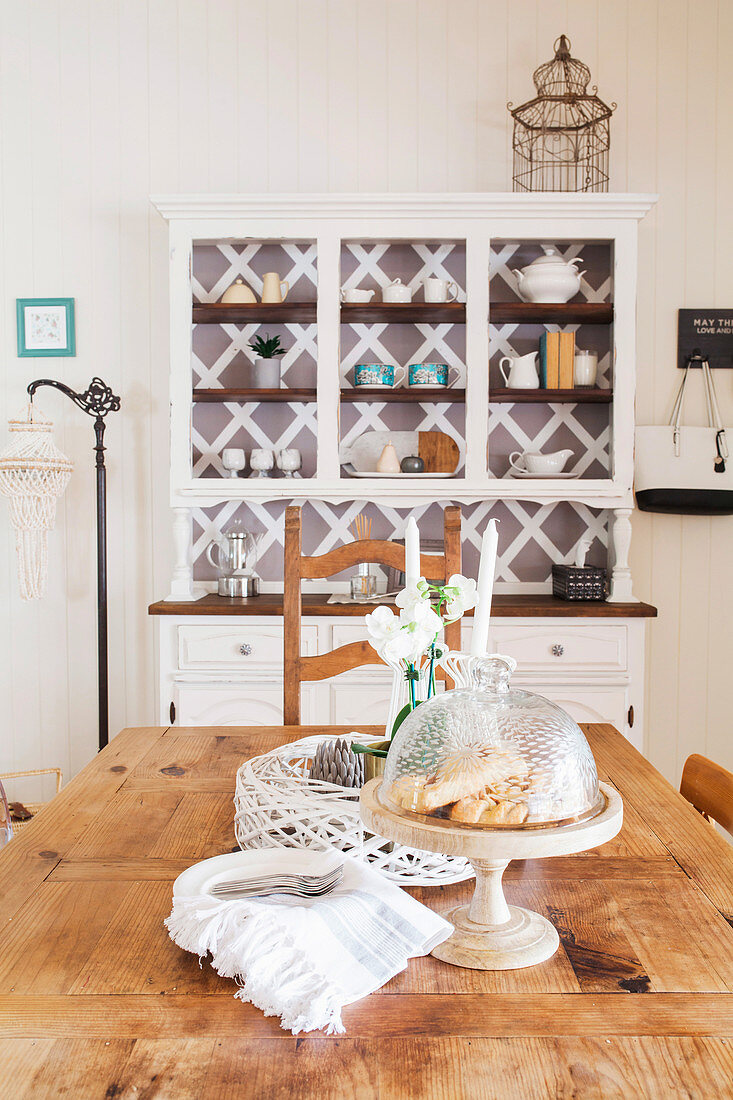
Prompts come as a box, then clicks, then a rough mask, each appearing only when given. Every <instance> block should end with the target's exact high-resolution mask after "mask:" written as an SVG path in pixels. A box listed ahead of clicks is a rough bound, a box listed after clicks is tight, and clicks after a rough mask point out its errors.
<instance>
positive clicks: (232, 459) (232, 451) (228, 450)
mask: <svg viewBox="0 0 733 1100" xmlns="http://www.w3.org/2000/svg"><path fill="white" fill-rule="evenodd" d="M221 464H222V466H223V467H224V469H225V470H228V471H229V477H239V471H240V470H243V469H244V466H245V462H244V451H243V450H242V449H241V447H225V448H224V450H223V451H222V452H221Z"/></svg>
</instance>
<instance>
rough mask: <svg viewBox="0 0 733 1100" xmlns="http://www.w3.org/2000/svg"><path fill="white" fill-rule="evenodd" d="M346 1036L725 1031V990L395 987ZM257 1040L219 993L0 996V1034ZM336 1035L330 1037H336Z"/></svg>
mask: <svg viewBox="0 0 733 1100" xmlns="http://www.w3.org/2000/svg"><path fill="white" fill-rule="evenodd" d="M343 1019H344V1024H345V1025H346V1029H347V1034H348V1035H349V1037H351V1038H366V1039H382V1038H384V1036H386V1035H391V1036H393V1037H400V1036H402V1037H406V1036H426V1035H446V1036H450V1035H455V1036H463V1037H465V1038H471V1037H474V1036H484V1037H485V1038H490V1037H499V1036H514V1035H525V1036H543V1035H544V1036H555V1035H575V1036H586V1035H589V1036H604V1035H678V1036H684V1035H718V1036H723V1037H728V1036H733V994H730V993H655V994H651V995H650V994H643V993H640V994H634V993H604V994H598V995H590V994H583V993H570V994H568V993H453V994H452V995H451V996H446V995H445V994H443V993H438V994H436V993H396V994H386V995H382V996H380V997H370V998H367V1000H366V1001H363V1002H360V1003H359V1004H355V1005H350V1006H348V1007H347V1008H345V1009H344V1013H343ZM110 1034H113V1035H115V1036H116V1037H117V1038H123V1039H125V1038H127V1039H135V1038H146V1037H149V1036H155V1037H157V1038H167V1039H181V1038H203V1037H211V1038H220V1039H229V1038H237V1037H249V1036H252V1037H254V1038H258V1037H259V1038H264V1037H268V1036H269V1037H274V1038H277V1037H282V1036H285V1037H286V1038H287V1037H290V1038H292V1036H289V1033H287V1032H283V1031H282V1029H281V1028H280V1025H279V1021H278V1020H277V1019H274V1018H273V1017H268V1016H264V1015H263V1014H262V1013H261V1012H260V1011H259V1009H256V1008H253V1007H252V1005H248V1004H242V1002H241V1001H238V1000H235V999H234V997H223V996H221V995H220V994H219V993H193V994H188V995H186V994H183V995H179V994H177V993H176V994H169V995H165V996H157V997H153V996H149V995H147V994H116V995H114V996H111V995H108V994H90V995H88V996H84V995H77V996H66V995H63V994H49V995H48V996H45V995H36V996H32V995H30V996H21V995H16V994H0V1038H14V1037H19V1038H27V1037H33V1036H41V1037H43V1038H47V1037H49V1036H51V1037H54V1038H66V1037H77V1038H78V1037H85V1038H90V1039H94V1038H97V1039H99V1038H104V1037H105V1036H108V1035H110ZM336 1038H337V1037H335V1036H334V1037H333V1039H336Z"/></svg>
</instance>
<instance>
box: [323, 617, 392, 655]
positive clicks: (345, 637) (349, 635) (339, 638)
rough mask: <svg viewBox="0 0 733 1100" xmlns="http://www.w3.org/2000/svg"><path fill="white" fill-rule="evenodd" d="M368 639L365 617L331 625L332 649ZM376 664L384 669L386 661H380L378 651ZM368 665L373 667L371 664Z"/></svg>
mask: <svg viewBox="0 0 733 1100" xmlns="http://www.w3.org/2000/svg"><path fill="white" fill-rule="evenodd" d="M365 614H366V612H365ZM367 640H368V635H367V630H366V627H365V625H364V620H363V619H359V620H357V621H356V622H354V623H335V624H334V626H332V627H331V648H332V649H338V647H339V646H342V645H348V644H349V643H350V642H366V641H367ZM374 664H375V665H376V666H377V668H381V669H384V663H383V662H382V661H380V659H379V657H378V656H377V653H376V651H375V653H374ZM362 667H367V666H362ZM368 667H370V668H371V665H369V666H368Z"/></svg>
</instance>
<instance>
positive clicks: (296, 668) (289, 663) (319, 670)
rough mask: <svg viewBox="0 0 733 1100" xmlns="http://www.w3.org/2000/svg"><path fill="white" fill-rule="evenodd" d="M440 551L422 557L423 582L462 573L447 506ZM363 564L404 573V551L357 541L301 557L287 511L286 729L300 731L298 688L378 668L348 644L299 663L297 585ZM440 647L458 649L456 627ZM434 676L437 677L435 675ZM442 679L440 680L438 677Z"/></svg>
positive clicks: (365, 645) (294, 515) (454, 518)
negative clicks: (342, 674) (363, 669)
mask: <svg viewBox="0 0 733 1100" xmlns="http://www.w3.org/2000/svg"><path fill="white" fill-rule="evenodd" d="M443 530H444V550H443V553H442V554H421V555H420V573H421V575H422V576H423V577H431V578H435V579H436V580H442V581H447V580H448V578H449V577H451V576H452V575H453V574H454V573H460V571H461V509H460V508H458V507H456V506H455V505H450V506H449V507H447V508H446V509H445V510H444V512H443ZM362 562H376V563H377V564H378V565H387V566H391V567H392V568H393V569H400V570H402V571H403V572H404V569H405V548H404V546H401V545H399V544H398V543H395V542H387V541H383V540H378V539H361V540H358V541H355V542H348V543H344V545H343V546H337V547H336V548H335V549H334V550H329V551H328V553H327V554H321V555H319V556H318V557H304V556H303V553H302V542H301V510H300V508H297V507H294V506H290V507H288V508H287V509H286V512H285V571H284V606H283V634H284V646H285V648H284V661H283V721H284V723H285V725H286V726H299V725H300V685H301V683H303V682H308V681H313V680H327V679H329V678H330V677H331V676H337V675H338V674H339V673H341V672H348V671H349V670H350V669H352V668H360V667H361V666H362V665H374V664H379V657H378V656H377V654H376V652H375V651H374V650H373V649H372V647H371V646H370V644H369V642H367V641H362V642H349V643H348V645H342V646H339V647H338V649H332V650H331V651H330V652H328V653H321V654H318V656H315V657H302V656H301V653H300V625H301V617H302V593H301V581H302V580H304V579H308V580H310V579H319V580H320V579H326V578H328V577H333V576H335V575H336V574H337V573H340V572H341V571H342V570H344V569H349V568H352V567H353V566H356V565H360V564H361V563H362ZM445 642H446V645H448V647H449V648H450V649H453V650H459V649H460V648H461V624H460V621H458V622H455V623H450V624H449V625H448V626H446V628H445ZM439 675H441V674H440V673H439ZM442 678H443V679H446V677H445V676H443V677H442Z"/></svg>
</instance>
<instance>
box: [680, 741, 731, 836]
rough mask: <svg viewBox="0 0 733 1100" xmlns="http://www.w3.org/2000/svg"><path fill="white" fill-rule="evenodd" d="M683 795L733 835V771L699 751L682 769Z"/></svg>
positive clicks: (681, 792)
mask: <svg viewBox="0 0 733 1100" xmlns="http://www.w3.org/2000/svg"><path fill="white" fill-rule="evenodd" d="M680 794H681V795H682V797H683V798H686V799H687V801H688V802H691V803H692V805H693V806H694V807H695V809H696V810H697V811H698V813H701V814H702V816H703V817H706V818H707V819H708V820H709V819H710V818H711V817H712V819H713V821H717V823H718V825H721V826H722V827H723V828H724V829H725V831H726V832H728V833H730V834H731V835H733V772H729V771H728V769H727V768H724V767H722V766H721V765H720V764H715V763H714V762H713V761H712V760H708V758H707V757H706V756H700V755H699V754H698V753H696V752H695V753H693V754H692V756H688V757H687V760H686V761H685V766H684V768H683V769H682V781H681V783H680Z"/></svg>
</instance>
